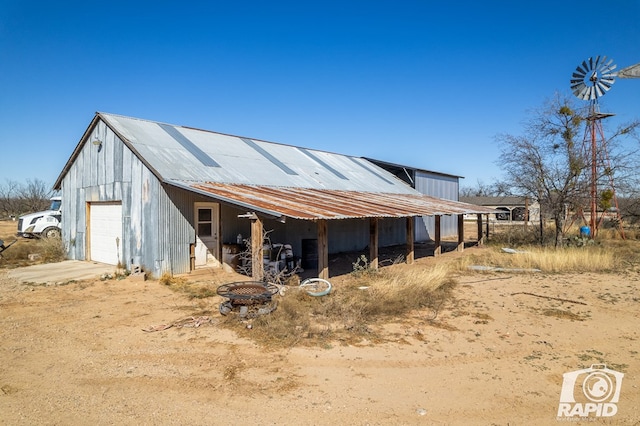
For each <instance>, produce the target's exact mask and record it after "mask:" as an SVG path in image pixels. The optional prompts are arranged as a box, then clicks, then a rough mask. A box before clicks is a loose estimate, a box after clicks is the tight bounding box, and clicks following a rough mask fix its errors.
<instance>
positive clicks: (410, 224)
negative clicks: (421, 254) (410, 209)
mask: <svg viewBox="0 0 640 426" xmlns="http://www.w3.org/2000/svg"><path fill="white" fill-rule="evenodd" d="M406 219H407V263H408V264H409V265H411V264H412V263H413V261H414V260H415V252H414V247H413V243H414V241H413V223H414V218H413V217H411V216H410V217H408V218H406Z"/></svg>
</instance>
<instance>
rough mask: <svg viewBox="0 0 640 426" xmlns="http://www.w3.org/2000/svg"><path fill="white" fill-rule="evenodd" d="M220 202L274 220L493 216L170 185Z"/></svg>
mask: <svg viewBox="0 0 640 426" xmlns="http://www.w3.org/2000/svg"><path fill="white" fill-rule="evenodd" d="M170 183H171V184H173V185H176V186H179V187H182V188H185V189H188V190H191V191H195V192H198V193H201V194H204V195H207V196H210V197H212V198H216V199H219V200H221V201H224V202H227V203H231V204H234V205H237V206H239V207H242V208H246V209H247V210H248V211H256V212H261V213H264V214H267V215H270V216H273V217H288V218H293V219H304V220H318V219H348V218H365V217H411V216H433V215H452V214H467V213H493V212H494V210H493V209H489V208H486V207H480V206H475V205H472V204H465V203H460V202H457V201H451V200H443V199H439V198H435V197H429V196H427V195H423V194H420V193H417V192H415V193H411V194H397V193H380V192H360V191H342V190H328V189H324V190H323V189H308V188H282V187H268V186H260V185H241V184H224V183H215V182H180V181H173V182H170Z"/></svg>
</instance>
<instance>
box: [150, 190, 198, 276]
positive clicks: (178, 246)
mask: <svg viewBox="0 0 640 426" xmlns="http://www.w3.org/2000/svg"><path fill="white" fill-rule="evenodd" d="M158 194H159V197H158V199H159V211H160V217H159V218H158V223H159V224H160V231H159V232H160V234H162V233H165V236H166V238H165V237H160V238H161V239H164V241H165V244H166V247H165V248H164V251H162V253H163V256H164V257H163V259H165V261H164V262H162V265H161V267H160V271H159V272H160V274H162V273H165V272H168V273H171V274H184V273H188V272H189V271H190V270H191V259H190V257H189V256H190V252H189V245H190V244H193V243H195V239H196V234H195V229H194V227H193V224H192V223H193V217H194V210H193V203H194V202H196V201H197V199H200V198H199V197H197V196H195V194H193V193H190V192H188V191H184V190H181V189H177V188H174V187H171V186H167V187H160V188H159V190H158Z"/></svg>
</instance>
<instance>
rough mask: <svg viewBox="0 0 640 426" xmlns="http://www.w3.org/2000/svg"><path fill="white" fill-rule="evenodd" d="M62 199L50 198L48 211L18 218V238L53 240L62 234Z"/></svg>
mask: <svg viewBox="0 0 640 426" xmlns="http://www.w3.org/2000/svg"><path fill="white" fill-rule="evenodd" d="M61 231H62V197H51V205H50V207H49V210H45V211H41V212H36V213H29V214H25V215H23V216H20V218H18V233H17V235H18V236H19V237H24V238H55V237H60V235H61V234H62V232H61Z"/></svg>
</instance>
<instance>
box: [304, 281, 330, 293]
mask: <svg viewBox="0 0 640 426" xmlns="http://www.w3.org/2000/svg"><path fill="white" fill-rule="evenodd" d="M300 288H302V289H303V290H304V291H306V292H307V294H308V295H310V296H316V297H318V296H326V295H327V294H329V293H330V292H331V283H330V282H329V281H327V280H323V279H322V278H307V279H306V280H304V281H302V282H301V283H300Z"/></svg>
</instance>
